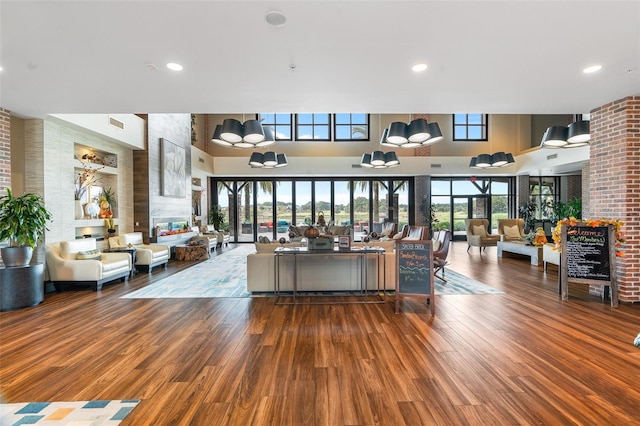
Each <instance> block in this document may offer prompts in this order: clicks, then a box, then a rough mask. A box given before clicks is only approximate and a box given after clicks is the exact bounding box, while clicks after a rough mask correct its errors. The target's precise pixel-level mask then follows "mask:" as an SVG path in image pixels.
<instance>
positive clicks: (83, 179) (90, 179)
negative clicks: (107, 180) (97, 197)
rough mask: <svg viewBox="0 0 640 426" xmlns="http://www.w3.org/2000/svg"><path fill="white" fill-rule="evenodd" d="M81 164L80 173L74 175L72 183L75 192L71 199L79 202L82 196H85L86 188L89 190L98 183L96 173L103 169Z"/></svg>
mask: <svg viewBox="0 0 640 426" xmlns="http://www.w3.org/2000/svg"><path fill="white" fill-rule="evenodd" d="M81 163H82V172H80V173H78V174H77V175H76V178H75V181H74V187H75V190H74V193H73V197H74V199H75V200H81V199H82V197H83V196H84V194H86V192H87V188H89V187H90V186H91V185H95V184H96V183H97V182H98V181H99V178H98V177H97V176H96V173H97V172H98V171H99V170H100V169H102V168H103V167H104V166H102V167H90V166H88V165H87V163H85V162H81Z"/></svg>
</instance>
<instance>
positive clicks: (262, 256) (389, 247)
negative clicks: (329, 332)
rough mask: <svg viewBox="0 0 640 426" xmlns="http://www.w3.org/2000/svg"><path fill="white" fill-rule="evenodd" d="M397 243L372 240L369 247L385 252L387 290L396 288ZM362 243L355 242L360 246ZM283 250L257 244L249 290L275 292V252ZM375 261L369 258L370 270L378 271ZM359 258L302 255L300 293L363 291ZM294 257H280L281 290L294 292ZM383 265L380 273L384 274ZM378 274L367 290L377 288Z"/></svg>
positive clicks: (371, 278)
mask: <svg viewBox="0 0 640 426" xmlns="http://www.w3.org/2000/svg"><path fill="white" fill-rule="evenodd" d="M394 243H395V242H394V241H372V242H370V243H369V246H372V247H373V246H378V247H383V248H384V249H385V254H384V267H385V278H386V288H387V289H388V290H392V289H394V288H395V253H394V252H393V247H394ZM359 245H362V244H361V243H353V244H352V246H354V247H355V246H359ZM298 246H300V243H296V242H293V243H289V244H285V247H298ZM278 247H281V245H280V244H278V243H256V253H253V254H250V255H248V256H247V291H251V292H272V291H274V280H275V256H274V254H273V252H274V250H275V249H276V248H278ZM375 261H376V260H375V259H374V257H373V256H370V257H369V260H368V262H370V263H369V268H371V269H369V270H374V269H375ZM358 264H359V259H358V257H357V256H348V255H338V256H335V255H329V254H322V253H318V254H313V255H302V256H300V258H299V259H298V290H299V291H340V290H345V291H353V290H359V288H355V287H357V286H358V283H359V279H360V275H359V266H358ZM292 269H293V256H282V257H281V258H280V291H291V290H293V279H292V278H293V277H292V276H291V271H292ZM382 270H383V269H382V265H380V269H379V271H380V272H382ZM377 277H378V274H377V273H376V274H369V276H368V277H367V288H369V289H375V288H376V282H377V281H376V280H377Z"/></svg>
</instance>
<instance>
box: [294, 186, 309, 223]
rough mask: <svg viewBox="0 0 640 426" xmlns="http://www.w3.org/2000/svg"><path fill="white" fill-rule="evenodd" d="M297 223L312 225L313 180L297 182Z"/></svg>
mask: <svg viewBox="0 0 640 426" xmlns="http://www.w3.org/2000/svg"><path fill="white" fill-rule="evenodd" d="M295 218H296V221H295V222H296V225H299V226H302V225H311V224H312V223H313V218H312V217H311V182H310V181H298V182H296V211H295Z"/></svg>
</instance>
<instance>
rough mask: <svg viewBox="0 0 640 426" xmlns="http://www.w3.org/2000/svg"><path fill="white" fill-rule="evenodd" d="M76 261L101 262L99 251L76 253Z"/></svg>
mask: <svg viewBox="0 0 640 426" xmlns="http://www.w3.org/2000/svg"><path fill="white" fill-rule="evenodd" d="M76 260H100V252H99V251H98V250H83V251H79V252H77V253H76Z"/></svg>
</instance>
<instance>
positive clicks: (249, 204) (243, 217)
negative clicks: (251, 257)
mask: <svg viewBox="0 0 640 426" xmlns="http://www.w3.org/2000/svg"><path fill="white" fill-rule="evenodd" d="M237 195H238V197H237V202H236V207H237V212H236V214H237V217H238V218H239V228H240V232H239V234H238V241H253V240H254V239H253V223H254V222H253V212H254V204H253V182H251V181H247V182H238V194H237Z"/></svg>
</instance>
